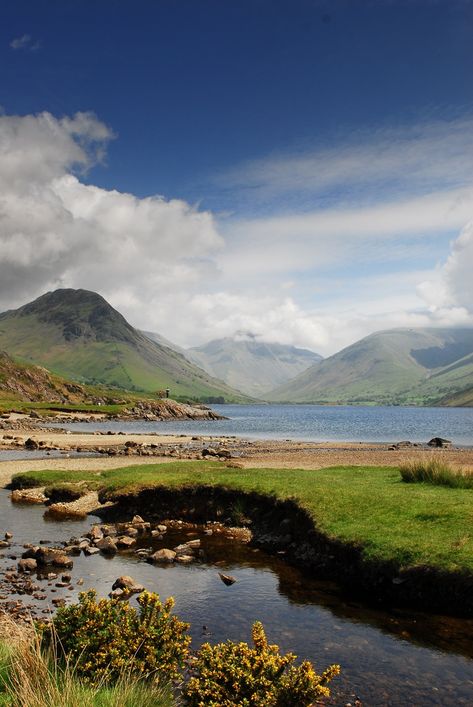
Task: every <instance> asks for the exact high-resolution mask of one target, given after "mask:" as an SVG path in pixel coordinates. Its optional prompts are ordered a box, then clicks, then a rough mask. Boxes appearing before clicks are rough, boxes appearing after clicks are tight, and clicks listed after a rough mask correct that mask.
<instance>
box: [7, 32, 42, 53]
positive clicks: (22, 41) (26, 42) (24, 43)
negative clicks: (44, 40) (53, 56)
mask: <svg viewBox="0 0 473 707" xmlns="http://www.w3.org/2000/svg"><path fill="white" fill-rule="evenodd" d="M40 46H41V45H40V43H39V42H34V41H33V39H32V37H31V35H30V34H23V35H22V36H21V37H15V39H12V41H11V42H10V47H11V48H12V49H15V50H18V49H29V50H30V51H36V49H39V48H40Z"/></svg>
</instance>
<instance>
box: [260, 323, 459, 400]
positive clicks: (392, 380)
mask: <svg viewBox="0 0 473 707" xmlns="http://www.w3.org/2000/svg"><path fill="white" fill-rule="evenodd" d="M471 388H473V328H442V329H435V328H425V329H420V328H419V329H391V330H387V331H381V332H376V333H374V334H371V335H370V336H367V337H365V338H364V339H361V340H360V341H357V342H356V343H354V344H352V345H351V346H348V347H347V348H345V349H343V350H342V351H339V352H338V353H336V354H334V355H333V356H330V357H329V358H326V359H324V360H323V361H320V362H319V363H316V364H314V365H313V366H311V367H310V368H308V369H307V370H306V371H304V372H303V373H301V374H300V375H299V376H297V377H296V378H294V379H293V380H291V381H289V382H288V383H286V384H284V385H282V386H279V387H277V388H276V389H275V390H273V391H271V392H270V393H269V394H268V396H267V397H268V400H271V401H281V402H282V401H284V402H311V403H375V404H387V405H391V404H420V405H422V404H427V405H433V404H443V405H446V404H451V403H450V402H449V401H450V400H451V399H452V398H454V397H455V396H457V398H458V400H461V399H463V400H466V401H467V400H468V399H469V397H468V395H467V391H468V390H469V389H471ZM458 396H460V397H458ZM461 396H463V398H462V397H461ZM463 404H468V403H463Z"/></svg>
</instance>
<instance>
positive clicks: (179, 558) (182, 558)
mask: <svg viewBox="0 0 473 707" xmlns="http://www.w3.org/2000/svg"><path fill="white" fill-rule="evenodd" d="M194 560H195V557H194V556H193V555H176V562H179V563H180V564H181V565H189V564H190V563H191V562H194Z"/></svg>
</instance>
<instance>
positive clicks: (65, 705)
mask: <svg viewBox="0 0 473 707" xmlns="http://www.w3.org/2000/svg"><path fill="white" fill-rule="evenodd" d="M6 636H8V638H6ZM58 650H60V647H59V646H57V645H56V646H54V645H53V648H52V649H50V650H48V651H46V650H44V648H43V647H42V643H41V637H40V634H39V633H38V632H37V631H35V629H34V628H33V626H29V627H27V626H25V627H22V626H19V625H18V624H15V623H14V621H13V619H8V618H7V617H2V625H1V626H0V707H78V706H79V705H80V707H137V705H139V706H140V707H173V705H175V704H176V703H175V701H174V698H173V696H172V694H171V691H170V689H168V688H163V687H161V686H156V685H154V684H152V683H150V682H145V681H144V680H143V679H140V678H134V677H131V676H130V675H129V674H127V673H126V672H125V671H124V673H123V675H122V676H121V677H120V678H119V679H118V680H117V682H116V683H115V684H113V685H112V686H109V685H100V684H99V685H96V686H92V685H89V684H87V683H85V682H84V681H81V680H79V679H78V677H77V675H76V670H75V666H74V663H73V662H72V661H70V660H68V661H67V660H66V663H65V665H62V664H61V661H59V660H58V654H57V651H58Z"/></svg>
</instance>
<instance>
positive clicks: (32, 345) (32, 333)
mask: <svg viewBox="0 0 473 707" xmlns="http://www.w3.org/2000/svg"><path fill="white" fill-rule="evenodd" d="M0 349H3V350H5V351H7V352H8V353H9V354H10V355H12V356H15V357H17V358H19V359H21V360H22V361H24V362H32V363H36V364H40V365H42V366H45V367H46V368H47V369H48V370H50V371H53V372H54V373H57V374H59V375H62V376H65V377H67V378H72V379H74V380H76V381H79V382H83V383H103V384H105V385H109V386H115V387H121V388H125V389H127V390H140V391H148V392H153V391H156V390H160V389H164V388H170V390H171V395H172V396H173V397H181V398H182V397H189V398H193V399H198V400H211V399H215V398H220V399H221V398H223V399H225V400H233V401H237V400H243V397H244V396H242V395H240V394H239V393H238V392H236V391H234V390H231V389H230V388H229V387H228V386H227V385H225V383H223V382H221V381H218V380H215V379H214V378H212V377H210V376H209V375H208V374H207V373H205V372H204V371H203V370H201V369H199V368H198V367H197V366H195V365H194V364H192V363H190V362H189V361H187V359H185V358H184V356H182V354H180V353H178V352H176V351H174V350H173V349H171V348H169V347H168V346H164V345H162V344H159V343H157V342H155V341H151V339H149V338H148V337H147V336H145V335H144V334H143V333H141V332H140V331H138V330H136V329H134V328H133V327H132V326H131V325H130V324H129V323H128V322H127V321H126V319H125V318H124V317H123V316H122V315H121V314H119V312H117V311H116V310H115V309H113V307H112V306H111V305H110V304H109V303H108V302H107V301H106V300H105V299H104V298H103V297H101V296H100V295H98V294H96V293H95V292H89V291H88V290H71V289H63V290H56V291H55V292H48V293H46V294H45V295H42V296H41V297H38V299H36V300H34V302H30V303H29V304H26V305H24V306H23V307H20V308H19V309H16V310H11V311H8V312H4V313H3V314H0Z"/></svg>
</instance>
